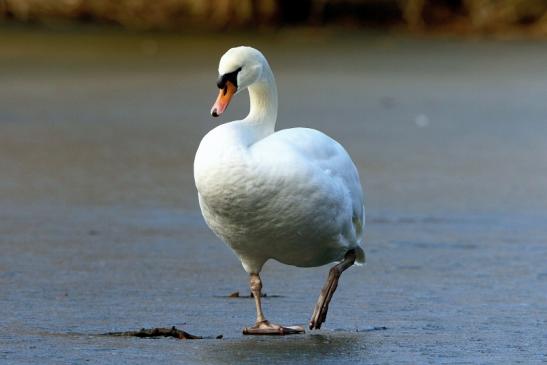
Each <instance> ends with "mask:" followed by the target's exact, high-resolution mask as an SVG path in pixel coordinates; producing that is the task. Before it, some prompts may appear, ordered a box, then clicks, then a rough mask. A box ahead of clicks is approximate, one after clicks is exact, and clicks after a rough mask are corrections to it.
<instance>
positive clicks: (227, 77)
mask: <svg viewBox="0 0 547 365" xmlns="http://www.w3.org/2000/svg"><path fill="white" fill-rule="evenodd" d="M239 71H241V67H240V68H238V69H237V70H235V71H233V72H229V73H227V74H224V75H220V76H219V77H218V80H217V86H218V88H219V89H225V90H226V81H230V82H231V83H232V84H234V86H235V87H236V89H237V73H238V72H239ZM225 92H226V91H225Z"/></svg>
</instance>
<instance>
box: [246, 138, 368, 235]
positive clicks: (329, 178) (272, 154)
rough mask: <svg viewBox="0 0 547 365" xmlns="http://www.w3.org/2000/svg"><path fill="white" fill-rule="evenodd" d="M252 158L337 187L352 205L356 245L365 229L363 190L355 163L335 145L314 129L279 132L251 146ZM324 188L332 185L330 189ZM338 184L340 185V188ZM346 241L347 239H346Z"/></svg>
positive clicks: (334, 142) (342, 148) (330, 139)
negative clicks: (266, 160)
mask: <svg viewBox="0 0 547 365" xmlns="http://www.w3.org/2000/svg"><path fill="white" fill-rule="evenodd" d="M251 151H252V155H253V157H254V158H259V159H268V160H269V163H267V164H264V165H266V166H270V167H271V166H272V165H275V166H277V167H278V168H283V167H285V168H287V169H289V168H290V169H291V170H295V169H298V170H299V171H297V172H296V173H299V174H300V175H306V176H308V177H309V179H314V180H315V181H319V183H320V184H322V185H324V186H325V188H326V189H329V188H331V187H333V185H336V187H335V189H339V188H340V187H341V188H342V189H343V190H345V191H346V194H345V195H346V196H347V197H348V198H349V202H348V203H349V204H351V211H352V214H351V220H352V226H353V230H354V232H353V233H354V237H353V240H356V241H357V242H355V243H359V242H360V241H361V239H362V234H363V228H364V207H363V191H362V188H361V183H360V180H359V174H358V172H357V168H356V167H355V164H354V163H353V161H352V160H351V158H350V156H349V154H348V153H347V152H346V150H345V149H344V147H342V146H341V145H340V144H339V143H338V142H336V141H335V140H334V139H332V138H330V137H329V136H327V135H325V134H324V133H321V132H319V131H317V130H314V129H309V128H291V129H284V130H281V131H278V132H276V133H273V134H271V135H270V136H268V137H266V138H264V139H262V140H260V141H259V142H257V143H255V144H254V145H253V146H252V147H251ZM327 185H331V186H330V187H329V186H327ZM340 185H341V186H340ZM348 238H349V237H348Z"/></svg>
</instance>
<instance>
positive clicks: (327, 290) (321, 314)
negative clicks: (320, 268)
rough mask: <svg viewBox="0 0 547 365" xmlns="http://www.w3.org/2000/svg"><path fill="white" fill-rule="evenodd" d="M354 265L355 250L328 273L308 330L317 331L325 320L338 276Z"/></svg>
mask: <svg viewBox="0 0 547 365" xmlns="http://www.w3.org/2000/svg"><path fill="white" fill-rule="evenodd" d="M354 263H355V250H349V251H348V252H346V256H345V257H344V260H342V262H340V263H339V264H336V265H334V266H333V267H332V268H331V269H330V271H329V276H328V278H327V281H326V282H325V285H324V286H323V289H321V294H319V298H318V299H317V304H316V305H315V309H314V311H313V314H312V315H311V319H310V329H311V330H313V329H319V328H321V324H322V323H323V322H325V320H326V319H327V311H328V310H329V303H330V300H331V299H332V295H333V294H334V292H335V290H336V287H337V286H338V279H339V278H340V275H342V273H343V272H344V271H345V270H346V269H347V268H348V267H350V266H351V265H353V264H354Z"/></svg>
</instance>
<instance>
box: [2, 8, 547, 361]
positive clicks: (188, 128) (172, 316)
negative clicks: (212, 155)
mask: <svg viewBox="0 0 547 365" xmlns="http://www.w3.org/2000/svg"><path fill="white" fill-rule="evenodd" d="M546 36H547V1H542V0H460V1H457V0H445V1H441V0H439V1H432V0H430V1H426V0H407V1H405V0H374V1H373V0H330V1H329V0H315V1H311V0H309V1H287V0H279V1H275V0H264V1H258V0H254V1H253V0H241V1H235V0H217V1H212V0H157V1H140V0H120V1H113V0H110V1H109V0H56V1H53V0H0V252H1V254H0V308H1V309H0V313H1V315H0V362H5V363H9V364H28V363H37V362H39V363H56V364H58V363H71V364H72V363H73V364H79V363H89V362H91V363H99V364H101V363H105V364H106V363H127V362H132V363H144V362H147V363H150V362H152V363H158V362H160V361H165V362H167V363H172V362H173V361H178V362H181V363H211V364H215V363H218V364H225V363H253V364H256V363H292V362H304V363H318V364H319V363H328V364H333V363H336V364H344V363H347V364H350V363H351V364H355V363H356V362H358V363H363V362H370V363H399V364H405V363H408V364H416V363H471V364H476V363H485V364H488V363H517V362H523V363H541V362H545V361H547V352H546V350H545V349H547V336H546V332H545V328H547V267H546V265H545V263H546V262H547V223H546V222H547V143H546V141H547V108H546V103H545V101H546V100H547V43H546V42H545V40H544V39H545V37H546ZM242 44H244V45H251V46H254V47H256V48H258V49H260V50H261V51H263V53H264V54H265V55H266V57H267V58H268V60H269V62H270V64H271V66H272V69H273V71H274V74H275V76H276V80H277V83H278V90H279V101H280V110H279V115H278V129H282V128H291V127H294V126H306V127H310V128H315V129H319V130H321V131H324V132H326V133H327V134H329V135H330V136H332V137H333V138H335V139H336V140H338V141H339V142H341V143H342V144H343V145H344V146H345V148H346V149H347V150H348V152H349V153H350V155H351V156H352V158H353V160H354V161H355V164H356V165H357V167H358V169H359V173H360V175H361V179H362V182H363V186H364V191H365V194H366V208H367V228H366V242H365V249H366V252H367V258H368V263H367V265H366V266H365V267H364V268H352V269H351V270H348V271H347V272H345V273H344V276H343V277H342V280H341V283H340V287H339V289H338V291H337V293H336V296H335V298H334V300H333V302H332V304H331V308H330V310H329V317H328V321H327V322H326V325H325V326H324V327H325V329H324V330H322V331H321V332H319V333H315V334H307V335H305V336H298V337H288V338H284V339H264V338H259V339H257V338H247V337H242V336H241V335H240V331H241V328H242V327H243V326H246V325H249V324H250V323H251V322H252V320H253V318H254V315H253V313H254V307H253V303H252V301H251V300H247V299H229V298H227V296H228V294H230V293H232V292H234V291H240V293H241V294H246V293H247V291H248V284H247V275H246V274H245V272H244V271H243V269H242V268H241V266H240V264H239V262H238V260H237V258H236V257H235V256H234V255H233V254H232V253H231V252H230V251H229V250H228V248H226V247H225V246H224V245H223V244H222V243H221V242H220V241H219V240H218V239H217V238H216V237H215V236H214V235H213V234H212V233H211V232H210V231H209V229H208V228H207V227H206V226H205V224H204V222H203V220H202V218H201V213H200V211H199V207H198V203H197V196H196V190H195V187H194V182H193V174H192V168H193V167H192V164H193V158H194V154H195V151H196V149H197V147H198V145H199V142H200V140H201V138H202V137H203V136H204V135H205V134H206V133H207V132H208V131H209V130H211V129H212V128H214V127H216V126H217V125H218V124H219V123H224V122H227V121H231V120H235V119H239V118H242V117H243V116H244V115H245V114H246V113H247V110H248V98H247V95H246V94H245V93H242V94H240V95H238V97H236V98H235V99H234V101H233V103H232V104H231V105H230V108H229V110H228V111H227V112H226V113H225V114H224V115H223V117H222V118H219V119H213V118H211V117H210V115H209V111H210V108H211V105H212V103H213V101H214V99H215V98H216V95H217V92H218V90H217V88H216V84H215V81H216V78H217V66H218V60H219V58H220V57H221V55H222V54H223V53H224V52H225V51H226V50H227V49H229V48H230V47H233V46H237V45H242ZM327 271H328V268H327V267H321V268H313V269H299V268H294V267H288V266H284V265H281V264H278V263H276V262H268V263H267V264H266V266H265V268H264V272H263V280H264V289H265V291H266V293H267V294H268V297H267V298H265V310H266V313H267V314H268V315H269V316H270V317H271V318H272V319H273V320H275V321H277V322H281V323H285V324H304V323H305V322H306V321H307V319H308V316H309V315H310V314H311V311H312V309H313V305H314V302H315V299H316V297H317V295H318V293H319V290H320V287H321V285H322V284H323V280H324V278H325V276H326V273H327ZM172 325H176V326H178V327H180V328H183V329H185V330H187V331H189V332H190V333H192V334H197V335H204V336H216V335H219V334H223V335H224V339H223V340H221V341H220V340H205V341H197V342H196V341H193V342H192V341H191V342H180V341H175V340H172V341H171V340H158V341H143V340H141V339H134V340H132V339H124V338H110V337H105V336H96V334H98V333H103V332H108V331H124V330H136V329H140V328H141V327H170V326H172Z"/></svg>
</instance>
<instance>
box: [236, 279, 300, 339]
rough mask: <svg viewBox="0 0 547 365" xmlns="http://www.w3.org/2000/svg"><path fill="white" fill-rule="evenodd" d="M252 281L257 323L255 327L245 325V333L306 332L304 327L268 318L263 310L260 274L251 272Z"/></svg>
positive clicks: (285, 333) (288, 333) (279, 333)
mask: <svg viewBox="0 0 547 365" xmlns="http://www.w3.org/2000/svg"><path fill="white" fill-rule="evenodd" d="M250 281H251V293H252V294H253V297H254V299H255V304H256V324H255V325H254V326H253V327H245V328H244V329H243V334H244V335H292V334H295V333H304V329H303V328H302V327H297V326H291V327H283V326H280V325H278V324H273V323H270V322H269V321H268V320H266V318H265V317H264V312H263V311H262V303H261V296H262V281H261V280H260V275H258V274H251V277H250Z"/></svg>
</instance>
